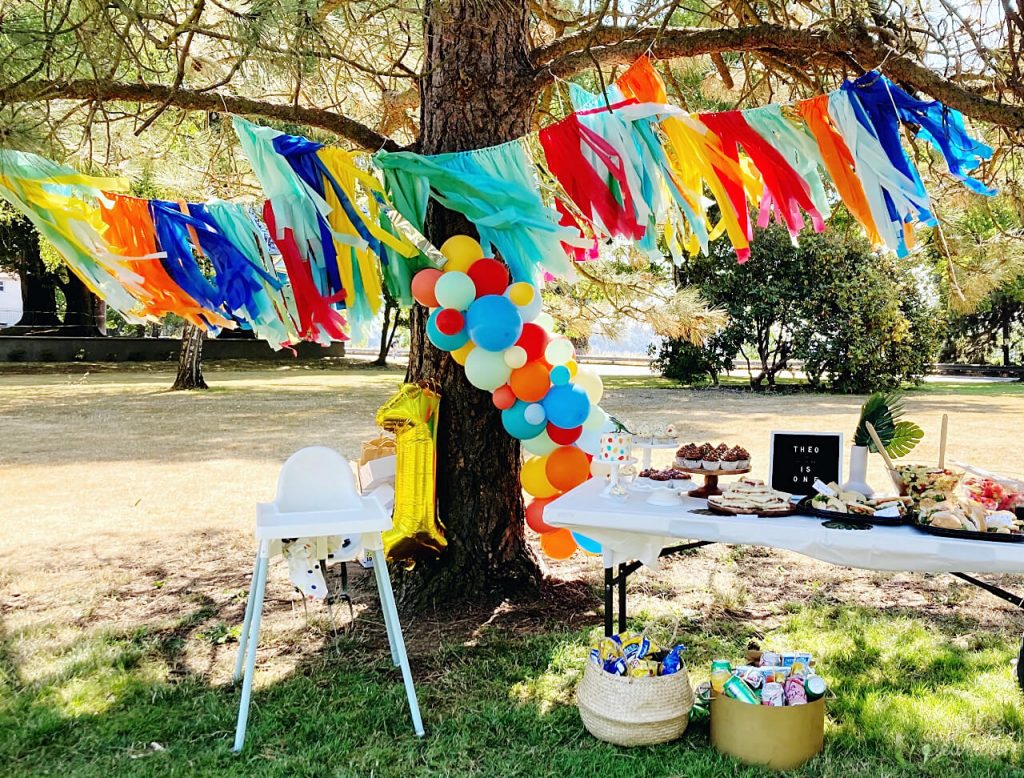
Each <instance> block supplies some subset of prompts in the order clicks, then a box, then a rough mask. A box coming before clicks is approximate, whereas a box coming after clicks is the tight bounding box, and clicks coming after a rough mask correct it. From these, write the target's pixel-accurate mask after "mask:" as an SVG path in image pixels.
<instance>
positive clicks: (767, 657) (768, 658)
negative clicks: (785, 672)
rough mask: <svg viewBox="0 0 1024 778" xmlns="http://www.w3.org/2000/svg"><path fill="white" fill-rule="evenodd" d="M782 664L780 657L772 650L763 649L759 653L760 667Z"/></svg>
mask: <svg viewBox="0 0 1024 778" xmlns="http://www.w3.org/2000/svg"><path fill="white" fill-rule="evenodd" d="M779 664H782V659H781V658H780V657H779V655H778V654H776V653H775V652H774V651H765V652H764V653H763V654H761V667H774V666H775V665H779Z"/></svg>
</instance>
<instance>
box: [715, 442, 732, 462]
mask: <svg viewBox="0 0 1024 778" xmlns="http://www.w3.org/2000/svg"><path fill="white" fill-rule="evenodd" d="M728 450H729V444H728V443H719V444H718V445H717V446H716V447H715V451H717V452H718V456H719V458H721V456H722V454H724V453H725V452H726V451H728Z"/></svg>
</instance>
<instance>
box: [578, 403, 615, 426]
mask: <svg viewBox="0 0 1024 778" xmlns="http://www.w3.org/2000/svg"><path fill="white" fill-rule="evenodd" d="M609 421H610V419H609V418H608V414H607V413H605V412H604V411H603V410H601V408H600V407H598V406H597V405H592V406H590V414H589V415H588V416H587V419H586V421H584V422H583V430H584V431H585V432H589V431H591V430H593V431H596V432H603V431H604V428H605V426H606V425H607V424H608V423H609Z"/></svg>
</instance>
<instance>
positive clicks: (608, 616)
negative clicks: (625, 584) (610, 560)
mask: <svg viewBox="0 0 1024 778" xmlns="http://www.w3.org/2000/svg"><path fill="white" fill-rule="evenodd" d="M612 570H614V568H612V567H606V568H605V569H604V634H605V637H611V636H612V635H613V634H614V629H615V627H614V624H613V623H612V609H613V608H614V607H615V586H614V584H613V583H612V578H613V576H612Z"/></svg>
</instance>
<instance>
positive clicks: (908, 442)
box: [853, 392, 924, 457]
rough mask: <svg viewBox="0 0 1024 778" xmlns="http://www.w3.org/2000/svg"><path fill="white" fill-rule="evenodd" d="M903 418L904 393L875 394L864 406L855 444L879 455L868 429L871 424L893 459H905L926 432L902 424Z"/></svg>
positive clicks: (910, 425)
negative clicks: (903, 457)
mask: <svg viewBox="0 0 1024 778" xmlns="http://www.w3.org/2000/svg"><path fill="white" fill-rule="evenodd" d="M902 416H903V395H902V394H901V393H900V392H875V393H874V394H873V395H871V396H870V397H868V399H867V400H865V402H864V405H862V406H861V409H860V423H858V424H857V431H856V432H855V433H854V435H853V442H854V443H855V444H856V445H858V446H867V448H868V450H869V451H872V452H874V453H878V449H877V447H876V446H875V443H874V441H873V440H871V435H870V434H869V433H868V426H867V425H868V423H869V422H870V423H871V425H872V426H873V427H874V428H875V432H876V433H878V439H879V440H880V441H882V445H883V446H885V450H886V452H887V453H888V454H889V456H892V457H902V456H905V455H906V454H909V453H910V452H911V451H912V450H913V449H914V446H916V445H917V444H918V443H919V442H920V441H921V438H923V437H924V430H922V429H921V428H920V427H918V426H917V425H916V424H914V423H913V422H911V421H900V418H901V417H902Z"/></svg>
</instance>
